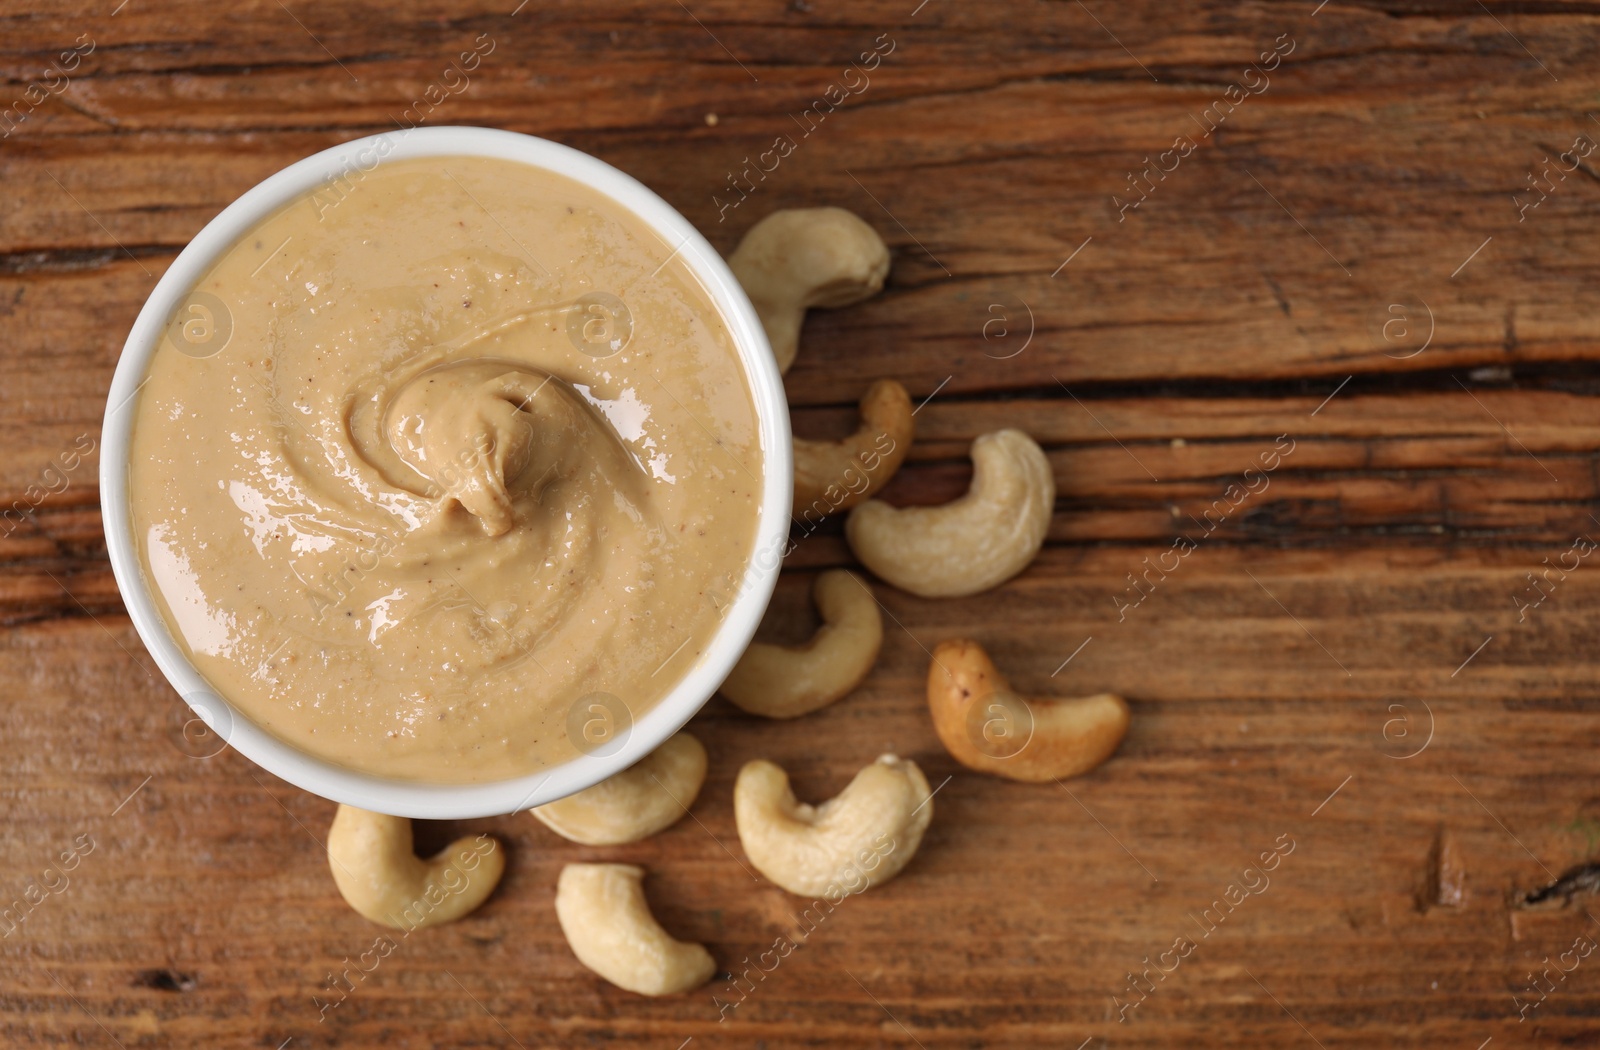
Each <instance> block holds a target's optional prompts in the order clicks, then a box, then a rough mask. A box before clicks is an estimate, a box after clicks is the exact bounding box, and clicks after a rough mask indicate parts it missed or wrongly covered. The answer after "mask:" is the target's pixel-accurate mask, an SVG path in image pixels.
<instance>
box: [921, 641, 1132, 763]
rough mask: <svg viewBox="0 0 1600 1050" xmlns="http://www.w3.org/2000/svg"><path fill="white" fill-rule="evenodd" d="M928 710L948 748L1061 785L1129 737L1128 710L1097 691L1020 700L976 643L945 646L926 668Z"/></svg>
mask: <svg viewBox="0 0 1600 1050" xmlns="http://www.w3.org/2000/svg"><path fill="white" fill-rule="evenodd" d="M928 710H929V711H930V712H931V713H932V714H933V728H934V731H935V732H936V733H938V734H939V739H940V741H942V742H943V743H944V747H945V750H946V751H949V752H950V755H951V757H952V758H954V759H955V760H956V761H957V762H960V763H961V764H962V765H964V766H966V767H967V768H968V769H975V770H977V771H978V772H980V773H993V774H995V775H997V776H1002V777H1007V778H1009V779H1011V780H1023V781H1028V782H1030V783H1038V782H1041V781H1046V780H1058V779H1059V780H1065V779H1066V778H1067V777H1075V776H1078V775H1079V774H1082V773H1087V772H1089V770H1091V769H1093V768H1094V767H1096V766H1098V765H1099V764H1100V763H1102V762H1104V761H1105V760H1106V759H1108V758H1110V757H1111V755H1112V754H1113V753H1114V752H1115V751H1116V750H1117V746H1118V745H1119V744H1121V743H1122V738H1123V737H1124V736H1126V735H1127V733H1128V705H1127V703H1126V702H1125V701H1124V700H1123V699H1122V697H1120V696H1114V695H1112V694H1111V693H1098V694H1096V695H1095V696H1086V697H1082V698H1080V699H1075V700H1024V699H1023V698H1022V697H1020V696H1018V695H1017V694H1016V693H1014V692H1012V691H1011V686H1010V683H1008V682H1007V681H1006V677H1005V675H1003V674H1001V673H1000V671H999V669H998V668H996V667H995V665H994V663H993V661H991V660H990V659H989V654H988V653H986V652H984V651H983V646H981V645H979V644H978V643H977V642H972V641H967V640H965V639H963V640H959V641H950V642H943V643H941V644H940V645H939V647H938V648H936V649H934V651H933V663H932V664H930V665H929V667H928Z"/></svg>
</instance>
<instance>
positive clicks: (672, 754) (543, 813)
mask: <svg viewBox="0 0 1600 1050" xmlns="http://www.w3.org/2000/svg"><path fill="white" fill-rule="evenodd" d="M705 779H706V749H705V747H704V745H702V744H701V743H700V741H698V740H696V739H695V738H694V737H692V736H690V735H689V734H688V733H679V734H677V735H676V736H674V737H672V738H671V739H670V740H668V741H667V742H666V743H664V744H662V745H661V746H660V747H658V748H656V749H655V750H654V751H652V752H650V754H648V755H646V756H645V757H644V758H641V759H640V760H639V761H638V762H635V763H634V764H633V765H631V766H629V767H628V768H627V769H624V770H623V771H622V772H621V773H618V774H617V775H616V776H613V777H609V778H607V779H606V780H602V781H600V783H598V784H596V785H594V786H593V787H590V788H585V789H584V790H582V791H580V792H578V793H577V794H575V795H568V796H567V797H566V798H564V799H560V800H558V801H556V802H550V803H547V804H546V805H543V806H538V807H536V808H535V809H534V810H533V815H534V816H536V817H538V818H539V819H540V820H541V821H543V822H544V824H545V826H546V827H548V828H549V829H550V830H551V831H554V832H555V833H556V834H557V835H560V836H562V837H563V838H568V839H571V840H572V841H573V842H581V843H583V844H584V845H585V846H618V845H621V844H623V843H625V842H638V841H639V840H640V839H642V838H648V837H649V836H651V835H654V834H655V833H656V832H658V831H661V830H663V829H664V828H667V827H670V826H671V825H672V824H674V823H676V822H677V821H678V819H679V818H681V817H682V816H683V815H684V814H685V813H687V812H689V806H691V805H693V803H694V800H695V796H696V795H698V794H700V785H701V784H702V783H704V782H705Z"/></svg>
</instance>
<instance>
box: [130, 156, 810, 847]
mask: <svg viewBox="0 0 1600 1050" xmlns="http://www.w3.org/2000/svg"><path fill="white" fill-rule="evenodd" d="M440 156H462V157H486V158H495V159H501V160H509V161H514V162H519V163H523V164H528V165H530V166H532V167H535V168H542V169H544V170H546V171H551V172H554V173H556V174H559V175H564V176H566V177H568V178H570V179H573V180H575V181H577V182H580V183H583V184H584V185H586V186H588V187H589V188H591V189H593V190H595V191H596V192H598V193H600V194H602V195H604V196H606V197H608V198H610V199H611V200H612V201H614V202H615V203H616V204H618V205H619V206H621V207H623V208H626V209H627V210H628V211H630V212H632V213H633V214H634V215H635V216H637V217H638V218H639V220H640V221H641V222H643V224H644V225H645V226H646V227H647V228H648V229H650V230H651V231H652V232H653V233H655V234H656V235H657V236H658V237H660V238H661V240H662V243H663V244H677V245H678V247H677V248H676V249H674V250H673V255H675V256H677V255H681V256H682V258H683V260H684V262H685V264H686V265H687V266H688V267H689V269H690V270H691V272H692V273H693V274H694V275H695V277H696V278H697V279H698V280H699V281H700V283H701V284H702V286H703V287H704V288H705V290H706V292H707V294H708V295H709V296H710V298H711V300H712V302H713V304H714V305H715V307H716V308H717V310H718V311H719V312H720V314H721V316H722V319H723V320H724V321H725V323H726V324H727V326H728V330H729V335H730V337H731V338H732V340H733V344H734V347H735V349H736V351H737V352H738V356H739V360H740V363H741V365H742V366H743V369H744V374H745V379H746V382H747V383H748V384H749V388H750V395H751V398H752V400H753V402H754V405H755V410H756V417H757V427H758V432H759V438H760V443H761V450H762V461H763V478H762V495H761V504H760V511H759V515H760V516H759V518H758V521H757V526H756V536H755V540H754V543H753V545H752V547H751V554H750V558H749V560H748V562H747V564H746V566H745V574H744V578H743V580H742V582H741V584H740V587H739V591H738V593H737V595H736V596H735V598H734V600H733V602H732V604H731V607H730V608H729V610H728V613H727V615H726V616H725V617H724V618H723V621H722V624H721V626H720V627H718V629H717V631H716V633H715V634H714V635H713V636H712V638H711V640H710V642H709V643H708V644H707V646H706V650H705V652H704V654H702V656H701V657H700V659H699V660H698V661H697V662H696V663H695V665H694V666H693V667H692V668H690V669H689V670H688V671H687V672H685V673H684V675H683V677H682V678H681V679H680V680H679V681H678V683H677V685H675V686H674V687H673V688H672V689H671V690H670V691H669V692H668V693H667V694H666V695H665V696H663V697H662V698H661V699H660V700H659V701H657V702H656V704H655V705H654V706H653V707H652V708H651V709H650V710H649V711H647V712H646V713H645V714H644V715H642V716H640V717H639V718H637V720H635V721H634V722H633V724H632V726H631V729H630V730H629V731H627V732H626V734H625V739H624V740H623V742H622V746H621V747H619V748H617V749H616V750H614V751H610V749H609V747H608V748H604V749H603V750H607V751H609V752H610V753H608V754H606V755H603V756H602V755H597V754H581V755H579V756H578V757H576V758H574V759H571V760H569V761H567V762H564V763H562V764H561V765H558V766H556V767H554V768H552V769H547V770H543V771H540V772H536V773H531V774H527V775H524V776H519V777H514V778H511V779H508V780H497V781H490V782H486V783H478V784H428V783H423V782H418V781H407V780H397V779H390V778H385V777H378V776H373V775H370V774H366V773H360V772H356V771H354V770H351V769H347V768H344V767H341V766H338V765H336V764H334V763H332V762H328V761H326V760H324V759H321V758H317V757H316V756H313V755H311V754H308V753H307V752H304V751H301V750H299V749H298V748H296V747H294V746H293V745H292V744H289V743H287V742H285V741H282V740H279V739H278V738H277V737H275V736H273V735H272V734H271V733H269V732H268V731H267V730H265V729H263V728H262V727H261V726H258V725H256V724H255V723H254V722H252V721H250V720H249V719H248V718H247V717H245V716H244V715H243V714H242V713H238V712H237V711H236V710H235V709H234V708H233V706H232V705H231V704H229V703H228V702H227V701H226V700H224V699H222V698H221V697H220V696H219V694H218V693H216V692H215V691H214V690H212V688H211V686H210V684H209V683H208V682H207V681H206V679H205V677H204V676H203V675H202V674H201V673H200V672H199V670H198V669H197V668H195V666H194V665H193V664H192V663H191V662H190V661H189V659H188V658H187V656H185V655H184V652H183V649H182V648H181V647H180V646H179V645H178V643H177V642H176V640H175V639H174V638H173V636H172V633H171V631H170V629H169V628H168V626H167V623H166V620H165V618H164V617H163V616H162V615H161V612H160V610H159V608H158V607H157V604H156V602H155V598H154V594H153V591H152V588H151V584H150V581H149V580H147V579H146V577H145V574H144V571H143V567H142V565H141V564H140V560H139V555H138V550H137V545H136V544H135V542H134V537H133V522H132V517H131V514H130V513H129V505H128V465H129V453H130V444H131V436H132V430H133V421H134V416H135V414H136V412H137V408H138V402H137V394H138V392H139V390H140V389H141V388H142V386H143V383H144V377H145V373H146V370H147V367H148V365H149V363H150V360H151V357H152V356H153V355H154V353H155V351H156V348H157V347H158V346H159V345H160V340H161V338H162V335H163V334H164V332H165V330H166V327H167V323H168V320H169V318H170V317H171V316H172V315H173V313H174V312H175V311H176V310H177V309H178V308H179V306H180V305H181V304H182V301H183V300H184V298H185V297H186V296H187V295H188V294H189V293H190V292H191V291H192V289H193V288H194V286H195V285H196V284H197V283H198V282H199V281H200V279H201V278H202V277H203V276H204V275H205V273H206V272H207V270H208V269H209V268H210V267H211V266H212V264H213V263H214V262H215V261H216V260H218V259H219V258H221V257H222V256H223V255H224V254H225V253H226V252H227V251H229V250H230V249H231V248H232V247H233V246H234V245H235V244H237V243H238V241H239V239H240V238H241V237H243V236H244V235H245V234H246V233H247V232H248V231H249V230H250V228H251V227H253V226H254V225H255V224H256V223H258V222H260V221H261V220H263V219H265V218H266V217H268V216H269V215H270V214H271V213H272V212H274V211H275V210H277V209H278V208H279V207H281V206H283V205H285V204H287V203H290V202H291V201H293V200H295V199H297V198H300V197H303V196H305V195H306V194H309V193H310V192H311V191H312V190H314V189H316V188H317V187H318V186H321V185H324V184H326V183H328V182H331V181H333V180H334V179H336V178H339V177H341V176H343V177H347V178H348V177H349V176H350V175H351V174H353V173H354V172H361V173H363V174H364V173H366V172H370V171H371V170H373V169H374V168H376V167H377V166H378V165H379V164H380V163H387V162H389V161H394V160H409V159H413V158H419V157H440ZM793 468H794V465H793V455H792V446H791V445H790V431H789V412H788V401H787V398H786V396H785V394H784V389H783V380H782V377H781V376H780V375H779V373H778V368H777V363H776V361H775V359H774V358H773V356H772V350H771V348H770V346H769V345H768V343H767V337H766V334H765V331H764V329H763V328H762V325H761V321H760V318H759V317H758V316H757V314H756V312H755V308H754V307H753V306H752V305H751V303H750V299H749V297H748V296H747V295H746V294H745V292H744V290H743V289H742V288H741V287H740V285H739V282H738V281H737V279H735V278H734V276H733V273H732V271H731V270H729V268H728V266H727V263H725V262H724V261H723V259H722V257H721V256H720V255H719V254H718V253H717V252H716V250H715V249H714V248H712V247H711V245H710V244H709V243H708V242H707V241H706V239H705V238H704V237H703V236H702V235H701V234H700V232H699V231H698V230H696V229H695V228H694V226H693V225H691V224H690V222H689V221H688V220H687V219H685V218H684V217H683V216H682V215H681V214H680V213H679V212H678V211H677V210H676V209H674V208H673V207H672V206H671V205H670V204H668V203H667V202H666V201H665V200H663V199H662V198H661V197H660V196H658V195H657V194H656V193H655V192H654V191H652V190H651V189H649V188H648V187H646V186H645V185H644V184H643V183H641V182H639V181H638V180H636V179H634V178H633V177H632V176H630V175H627V174H625V173H624V172H622V171H620V170H618V169H617V168H614V167H612V166H611V165H610V164H607V163H606V162H605V161H602V160H600V159H598V158H596V157H592V156H590V155H588V154H586V153H582V152H580V151H578V150H576V149H573V148H571V147H569V146H564V145H561V144H560V143H557V142H551V141H550V140H548V139H542V138H537V137H535V136H532V135H523V134H520V133H516V132H510V131H503V130H499V129H495V128H480V127H466V126H439V127H416V128H407V129H401V130H399V131H389V132H383V133H381V134H377V135H370V136H367V137H364V138H359V139H354V140H352V141H349V142H345V143H342V144H340V145H337V146H333V147H331V148H329V149H325V150H322V151H320V152H318V153H315V154H312V155H311V156H309V157H306V158H305V159H303V160H300V161H296V162H295V163H293V164H290V165H289V166H288V167H286V168H283V169H282V170H280V171H278V172H277V173H276V174H273V175H271V176H269V177H267V178H266V179H264V180H262V181H261V182H260V183H258V184H257V185H255V186H254V187H252V188H251V189H249V190H247V191H246V192H245V193H244V194H242V195H241V196H240V197H239V198H238V199H237V200H235V201H234V202H233V203H231V204H229V205H228V206H227V207H226V208H224V209H223V210H222V211H221V212H220V213H219V214H218V215H217V216H216V217H215V218H214V219H212V220H211V221H210V222H208V223H206V225H205V227H204V228H203V229H201V230H200V232H199V233H198V234H196V235H195V237H194V239H193V240H191V241H190V242H189V244H188V245H187V246H186V247H185V248H184V249H183V251H181V252H180V253H179V254H178V257H177V258H176V259H174V260H173V262H172V265H171V266H169V267H168V268H167V270H166V272H165V273H164V274H162V276H161V279H160V280H159V281H158V282H157V283H156V287H155V289H154V290H153V291H152V292H151V293H150V296H149V298H148V299H146V301H145V304H144V307H143V308H142V309H141V310H140V311H139V315H138V317H137V319H136V320H135V321H134V324H133V328H132V329H131V330H130V332H129V334H128V338H127V340H126V341H125V343H124V344H123V348H122V353H121V356H120V357H119V359H118V362H117V368H116V372H115V374H114V376H113V377H112V381H111V389H110V391H109V393H108V394H107V397H106V415H105V422H104V425H103V427H102V430H101V459H100V491H101V516H102V519H103V522H104V526H105V534H106V544H107V549H108V553H109V555H110V560H111V568H112V572H113V574H114V575H115V577H116V581H117V587H118V589H119V590H120V591H121V593H122V598H123V602H124V603H125V605H126V606H127V610H128V615H129V618H130V619H131V620H132V621H133V626H134V629H135V630H136V631H138V633H139V637H140V639H141V640H142V641H143V642H144V645H145V647H146V649H148V650H149V652H150V654H151V656H152V657H153V658H154V659H155V662H156V665H157V666H158V667H160V669H161V672H162V674H163V675H165V676H166V679H167V681H168V682H169V683H170V684H171V685H172V687H173V688H174V689H176V690H177V692H178V694H179V696H181V697H182V698H183V699H184V700H185V702H186V703H188V705H189V707H190V708H191V710H192V712H193V715H194V717H191V718H190V719H189V720H188V722H187V723H186V724H185V726H184V730H183V733H184V739H185V741H187V740H188V739H189V735H190V732H191V730H193V731H194V732H195V733H196V734H197V735H204V736H210V737H212V738H213V739H212V740H211V742H210V743H209V744H206V745H199V746H196V747H195V752H198V751H202V750H205V748H206V747H210V748H213V750H211V751H210V754H215V753H217V752H219V751H221V750H222V747H223V746H224V745H227V746H232V747H233V748H234V749H235V750H237V751H238V752H240V753H241V754H242V755H244V756H245V757H246V758H248V759H249V760H250V761H252V762H254V763H255V764H256V765H258V766H260V767H262V768H263V769H265V770H267V771H268V772H269V773H272V774H273V775H275V776H277V777H279V778H281V779H283V780H286V781H288V782H289V783H291V784H294V785H295V786H296V787H299V788H302V789H304V790H306V791H310V792H312V793H313V794H316V795H320V796H322V797H324V798H328V799H331V800H333V801H336V802H341V803H346V804H348V805H352V806H358V807H360V808H362V809H367V810H373V811H375V812H380V813H388V814H393V815H395V816H404V817H417V818H425V819H435V820H446V819H465V818H474V817H486V816H494V815H498V814H503V813H513V812H517V811H519V810H523V809H528V808H531V807H533V806H538V805H543V804H544V803H547V802H551V801H554V800H555V799H558V798H561V797H564V796H566V795H569V794H572V793H573V792H575V791H580V790H582V789H583V788H586V787H588V786H590V785H592V784H595V783H598V782H599V781H601V780H603V779H605V778H606V777H609V776H611V775H613V774H615V773H618V772H620V771H622V770H623V769H626V768H627V767H628V766H630V765H632V764H633V763H635V762H637V761H638V760H639V759H641V758H643V757H644V756H645V755H647V754H649V753H650V752H651V751H653V750H655V748H657V747H659V746H660V745H661V744H662V742H664V741H665V740H666V739H667V738H668V737H670V736H671V735H672V734H673V733H675V732H677V731H678V730H679V729H680V728H682V726H683V725H684V723H686V722H688V721H689V719H690V718H692V717H693V716H694V715H695V713H696V712H698V711H699V710H700V708H701V707H703V706H704V705H705V703H706V701H708V700H709V699H710V698H711V696H712V694H713V693H714V692H715V691H716V689H717V687H718V686H720V685H721V684H722V681H723V679H724V678H726V677H727V675H728V673H729V672H730V671H731V670H732V669H733V665H734V663H735V662H736V661H737V660H738V658H739V656H740V655H741V654H742V653H743V652H744V650H745V648H746V646H747V645H748V644H749V642H750V639H751V637H752V636H753V635H754V634H755V630H756V627H757V625H758V624H759V622H760V620H761V616H762V614H763V613H764V612H765V610H766V607H767V603H768V601H769V600H770V598H771V596H772V592H773V588H774V586H775V585H776V582H777V578H778V569H779V567H780V565H781V563H782V560H783V555H784V554H785V553H787V551H786V545H787V540H788V531H789V530H788V526H789V515H790V510H791V500H792V487H793ZM196 723H199V724H198V725H197V724H196ZM218 740H220V742H221V743H217V742H216V741H218ZM180 750H184V751H185V753H186V754H191V757H209V754H207V755H202V754H197V753H191V752H190V751H189V750H188V749H187V748H183V747H180Z"/></svg>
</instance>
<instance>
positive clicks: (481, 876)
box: [328, 805, 506, 930]
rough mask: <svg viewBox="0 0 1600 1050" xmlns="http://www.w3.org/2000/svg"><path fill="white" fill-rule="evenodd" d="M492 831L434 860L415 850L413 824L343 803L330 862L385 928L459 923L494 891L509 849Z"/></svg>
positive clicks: (365, 912) (351, 900) (348, 896)
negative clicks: (505, 848)
mask: <svg viewBox="0 0 1600 1050" xmlns="http://www.w3.org/2000/svg"><path fill="white" fill-rule="evenodd" d="M499 845H500V844H499V843H498V842H496V841H495V840H494V839H492V838H490V837H489V836H488V835H478V836H476V837H474V838H459V839H456V840H455V841H454V842H452V843H451V844H450V845H449V846H447V847H446V848H445V849H444V850H443V852H441V853H439V854H438V855H437V856H435V857H434V858H433V859H432V860H423V859H422V858H421V857H418V856H417V855H416V854H415V853H413V852H411V821H410V819H408V818H406V817H391V816H387V815H385V814H383V813H369V812H367V811H366V810H364V809H356V808H355V807H354V806H343V805H342V806H340V807H339V812H338V813H336V814H335V815H334V818H333V827H332V828H330V829H329V830H328V867H329V868H331V869H332V871H333V881H334V884H335V885H337V886H338V887H339V893H340V894H341V895H343V897H344V899H345V901H346V902H347V903H348V904H349V905H350V907H352V908H354V909H355V910H356V911H358V912H360V913H361V914H362V916H363V917H365V918H367V919H370V920H372V921H373V922H375V923H378V924H380V925H382V926H390V927H393V928H395V929H405V930H414V929H418V928H419V927H423V926H435V925H438V924H439V923H444V922H454V921H455V920H457V919H459V918H462V917H463V916H466V915H468V914H470V913H471V912H472V911H474V910H475V909H476V908H477V907H478V905H480V904H482V903H483V902H484V900H485V899H486V898H487V897H488V896H489V894H490V893H492V892H494V888H495V885H496V884H497V883H499V881H500V876H501V874H502V873H503V872H504V871H505V868H506V858H505V851H504V850H502V849H500V848H499Z"/></svg>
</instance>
